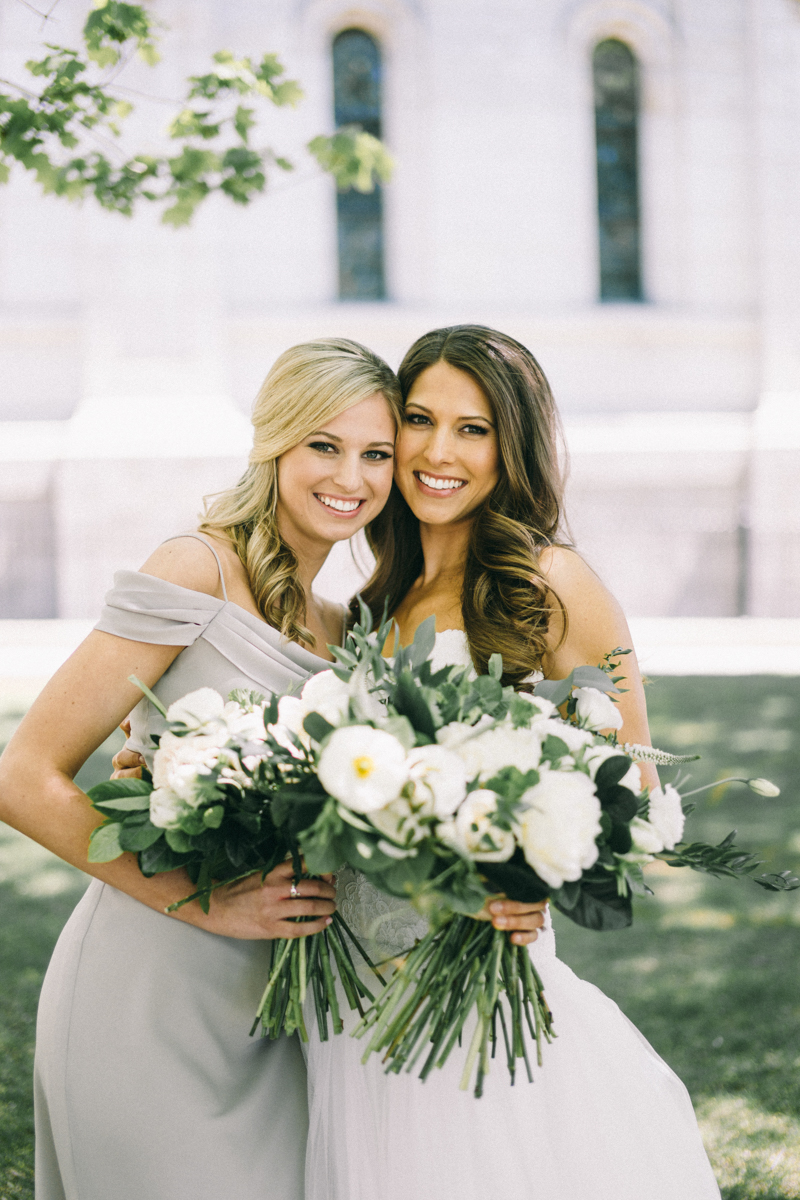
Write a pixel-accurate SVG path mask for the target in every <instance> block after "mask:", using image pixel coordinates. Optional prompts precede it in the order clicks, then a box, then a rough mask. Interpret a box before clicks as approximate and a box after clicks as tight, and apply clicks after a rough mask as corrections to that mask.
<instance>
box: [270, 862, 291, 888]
mask: <svg viewBox="0 0 800 1200" xmlns="http://www.w3.org/2000/svg"><path fill="white" fill-rule="evenodd" d="M285 879H286V880H288V881H289V882H290V883H291V881H292V880H293V879H294V867H293V865H292V860H291V859H290V858H287V859H286V862H282V863H279V864H278V866H277V867H273V868H272V870H271V871H270V873H269V875H267V877H266V879H265V881H264V882H265V883H266V884H267V885H269V886H273V885H275V886H280V885H281V884H282V883H283V881H284V880H285Z"/></svg>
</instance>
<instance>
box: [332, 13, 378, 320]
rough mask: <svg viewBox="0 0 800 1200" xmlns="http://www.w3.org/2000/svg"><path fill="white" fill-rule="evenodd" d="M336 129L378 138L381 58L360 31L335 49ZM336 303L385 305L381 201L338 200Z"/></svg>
mask: <svg viewBox="0 0 800 1200" xmlns="http://www.w3.org/2000/svg"><path fill="white" fill-rule="evenodd" d="M333 93H334V108H335V117H336V124H337V126H339V125H360V126H361V127H362V129H364V130H365V131H366V132H367V133H371V134H373V135H374V136H375V137H380V136H381V52H380V47H379V46H378V43H377V42H376V41H375V39H374V38H373V37H370V35H369V34H368V33H365V32H364V30H363V29H345V30H344V31H343V32H342V33H340V34H339V35H338V36H337V37H336V38H335V40H334V43H333ZM336 213H337V223H338V240H339V298H340V299H341V300H383V299H385V297H386V289H385V285H384V277H383V196H382V195H381V189H380V187H376V188H375V190H374V191H372V192H369V193H367V194H366V195H365V194H363V193H362V192H357V191H356V190H355V189H354V188H350V189H349V190H348V191H346V192H339V193H338V194H337V197H336Z"/></svg>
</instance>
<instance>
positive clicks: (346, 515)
mask: <svg viewBox="0 0 800 1200" xmlns="http://www.w3.org/2000/svg"><path fill="white" fill-rule="evenodd" d="M325 495H326V496H327V497H328V499H330V500H344V502H345V503H346V504H350V503H351V502H352V501H353V500H356V499H358V508H353V509H351V510H350V512H341V511H340V510H339V509H338V508H331V506H330V505H329V504H325V502H324V501H323V500H320V498H319V496H318V495H317V494H316V492H314V499H315V500H316V502H317V504H319V506H320V508H324V509H325V511H326V512H327V513H330V514H331V516H334V517H339V518H340V520H342V521H349V520H351V518H352V517H357V516H358V515H359V513H360V512H361V510H362V508H363V507H364V505H365V504H366V503H367V502H366V500H363V499H361V498H360V497H356V496H334V495H332V494H331V493H330V492H325Z"/></svg>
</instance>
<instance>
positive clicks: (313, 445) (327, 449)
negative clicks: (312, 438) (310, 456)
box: [308, 442, 336, 454]
mask: <svg viewBox="0 0 800 1200" xmlns="http://www.w3.org/2000/svg"><path fill="white" fill-rule="evenodd" d="M308 448H309V450H318V451H319V453H320V454H335V453H336V447H335V446H334V445H333V444H332V443H331V442H309V443H308Z"/></svg>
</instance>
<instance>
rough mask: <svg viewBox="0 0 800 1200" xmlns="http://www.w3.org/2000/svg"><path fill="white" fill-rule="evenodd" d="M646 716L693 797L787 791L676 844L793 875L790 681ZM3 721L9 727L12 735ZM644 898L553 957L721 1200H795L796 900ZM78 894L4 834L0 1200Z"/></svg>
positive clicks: (667, 881)
mask: <svg viewBox="0 0 800 1200" xmlns="http://www.w3.org/2000/svg"><path fill="white" fill-rule="evenodd" d="M648 703H649V708H650V713H651V722H652V729H653V740H654V742H655V743H656V745H660V746H662V747H663V748H664V749H668V750H674V751H677V752H683V751H687V750H691V749H694V748H696V749H697V750H699V751H700V752H701V753H702V754H703V759H702V761H701V762H699V763H697V764H692V767H691V768H690V769H691V770H692V773H693V781H694V783H696V784H700V783H705V782H707V781H711V780H712V779H717V778H721V777H722V776H724V775H729V774H744V775H747V776H750V777H752V776H759V775H761V776H767V777H768V778H770V779H773V780H774V781H775V782H776V783H777V784H778V785H779V786H780V787H781V788H782V789H783V790H782V795H781V796H780V798H778V799H777V800H765V799H761V798H760V797H758V796H756V795H754V793H752V792H750V791H748V790H747V789H745V788H728V789H723V791H724V794H723V795H719V794H717V793H716V792H712V793H711V794H710V796H709V794H708V793H706V794H705V795H706V797H707V798H705V799H703V802H702V804H701V805H700V806H699V808H698V811H697V813H696V814H695V815H694V816H693V817H692V818H691V819H690V820H691V824H690V826H689V829H688V831H687V832H688V834H689V835H690V836H691V837H692V838H694V839H697V840H699V839H701V838H702V839H704V840H709V841H710V840H719V839H721V838H722V837H724V835H725V834H726V833H728V832H729V830H730V829H733V828H738V830H739V833H740V838H739V840H740V841H741V843H742V844H743V845H745V846H747V847H748V848H749V849H752V850H757V851H758V852H759V853H760V854H761V855H762V856H763V858H764V860H765V862H766V863H767V866H768V868H769V869H783V868H784V867H792V868H793V869H794V870H795V871H798V872H800V803H798V801H799V800H800V787H799V786H798V780H800V739H798V736H797V734H798V727H799V726H800V679H793V678H786V679H784V678H779V677H764V678H753V677H750V678H741V679H702V678H696V679H660V680H656V681H654V682H653V683H652V685H651V686H650V688H649V691H648ZM16 719H17V717H16V715H15V714H13V713H8V714H6V721H5V724H6V727H7V729H10V727H11V726H13V724H14V723H15V720H16ZM0 721H2V714H0ZM1 735H2V728H1V727H0V740H2V736H1ZM108 753H109V748H108V747H106V748H104V750H103V751H99V752H98V754H97V755H95V756H93V759H92V760H90V762H89V763H87V765H86V767H85V768H84V771H83V773H82V776H81V781H82V782H83V783H84V785H85V786H90V784H91V783H92V782H95V781H96V780H97V779H99V778H103V777H105V775H106V773H107V770H108V767H107V763H108ZM665 777H667V778H668V777H669V773H666V776H665ZM650 882H651V886H652V887H653V888H654V890H655V891H656V893H657V895H656V899H655V900H651V901H642V902H640V903H639V904H638V907H637V916H636V923H635V925H634V927H633V928H632V929H630V930H625V931H623V932H621V933H617V934H604V935H602V936H601V935H598V934H592V933H589V932H587V931H586V930H582V929H578V928H576V927H575V926H573V925H571V924H570V922H568V921H566V920H565V919H564V918H563V917H558V916H557V936H558V942H559V953H560V955H561V957H562V958H564V959H565V960H566V961H567V962H568V963H569V964H570V965H571V966H572V967H573V968H574V970H575V971H577V973H578V974H579V975H581V976H583V977H584V978H586V979H590V980H592V981H593V982H595V983H596V984H597V985H598V986H599V987H601V988H602V989H603V991H604V992H606V993H607V994H608V995H610V996H612V997H613V998H614V999H615V1000H616V1001H617V1002H618V1003H619V1004H620V1006H621V1007H622V1008H623V1009H624V1011H625V1012H626V1013H627V1014H628V1016H629V1017H630V1018H631V1020H633V1021H634V1022H635V1023H636V1025H638V1026H639V1028H640V1029H641V1030H642V1031H643V1032H644V1033H645V1035H646V1036H647V1037H648V1038H649V1039H650V1041H651V1042H652V1043H653V1045H654V1046H655V1047H656V1049H657V1050H658V1051H659V1053H660V1054H662V1055H663V1056H664V1058H666V1060H667V1061H668V1062H669V1063H670V1064H671V1065H672V1066H673V1067H674V1068H675V1070H676V1071H677V1072H678V1073H679V1075H680V1076H681V1078H682V1079H683V1080H684V1081H685V1083H686V1085H687V1087H688V1088H689V1090H690V1092H691V1094H692V1097H693V1099H694V1102H695V1105H696V1106H697V1109H698V1114H699V1116H700V1120H701V1125H702V1129H703V1135H704V1138H705V1140H706V1145H707V1147H708V1150H709V1154H710V1156H711V1159H712V1162H713V1165H714V1168H715V1170H716V1172H717V1177H718V1179H719V1181H720V1185H721V1187H722V1192H723V1196H724V1197H725V1198H726V1200H798V1198H799V1197H800V972H799V971H798V955H799V953H800V892H797V893H793V894H790V895H784V896H776V895H774V894H772V893H769V892H765V891H763V890H762V889H760V888H757V887H755V886H754V885H752V884H744V883H731V882H728V881H720V880H713V879H707V878H706V877H705V876H700V875H696V874H695V873H693V872H689V871H674V870H672V869H671V868H669V867H662V868H661V869H660V870H659V871H658V872H657V873H655V874H653V875H652V877H651V879H650ZM82 889H83V877H82V876H80V875H79V873H78V872H76V871H73V870H72V869H71V868H68V867H65V866H64V865H63V864H61V863H59V862H58V861H57V860H55V859H53V858H52V857H51V856H50V855H48V854H46V852H44V851H42V850H40V849H39V848H38V847H36V846H34V845H33V844H32V843H30V842H28V841H26V840H25V839H23V838H20V837H19V836H18V835H16V834H14V833H12V832H11V831H10V830H5V829H4V828H3V827H2V826H0V905H2V908H1V909H0V911H1V912H2V921H1V922H0V979H2V994H0V1200H4V1198H5V1200H12V1198H14V1200H16V1198H17V1197H20V1198H22V1197H24V1198H25V1200H29V1198H30V1197H32V1195H33V1187H32V1147H31V1142H32V1121H31V1101H30V1074H31V1064H32V1057H33V1035H34V1021H35V1008H36V998H37V995H38V991H39V987H40V985H41V980H42V977H43V975H44V971H45V969H46V966H47V960H48V957H49V954H50V951H51V948H52V946H53V943H54V941H55V939H56V937H57V936H58V932H59V930H60V928H61V926H62V925H63V923H64V921H65V920H66V918H67V916H68V915H69V913H70V911H71V909H72V907H73V905H74V903H75V901H76V899H77V898H78V896H79V895H80V894H81V891H82ZM556 1018H557V1014H556ZM576 1200H577V1198H576ZM643 1200H645V1198H643ZM687 1200H691V1198H690V1197H687Z"/></svg>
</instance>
